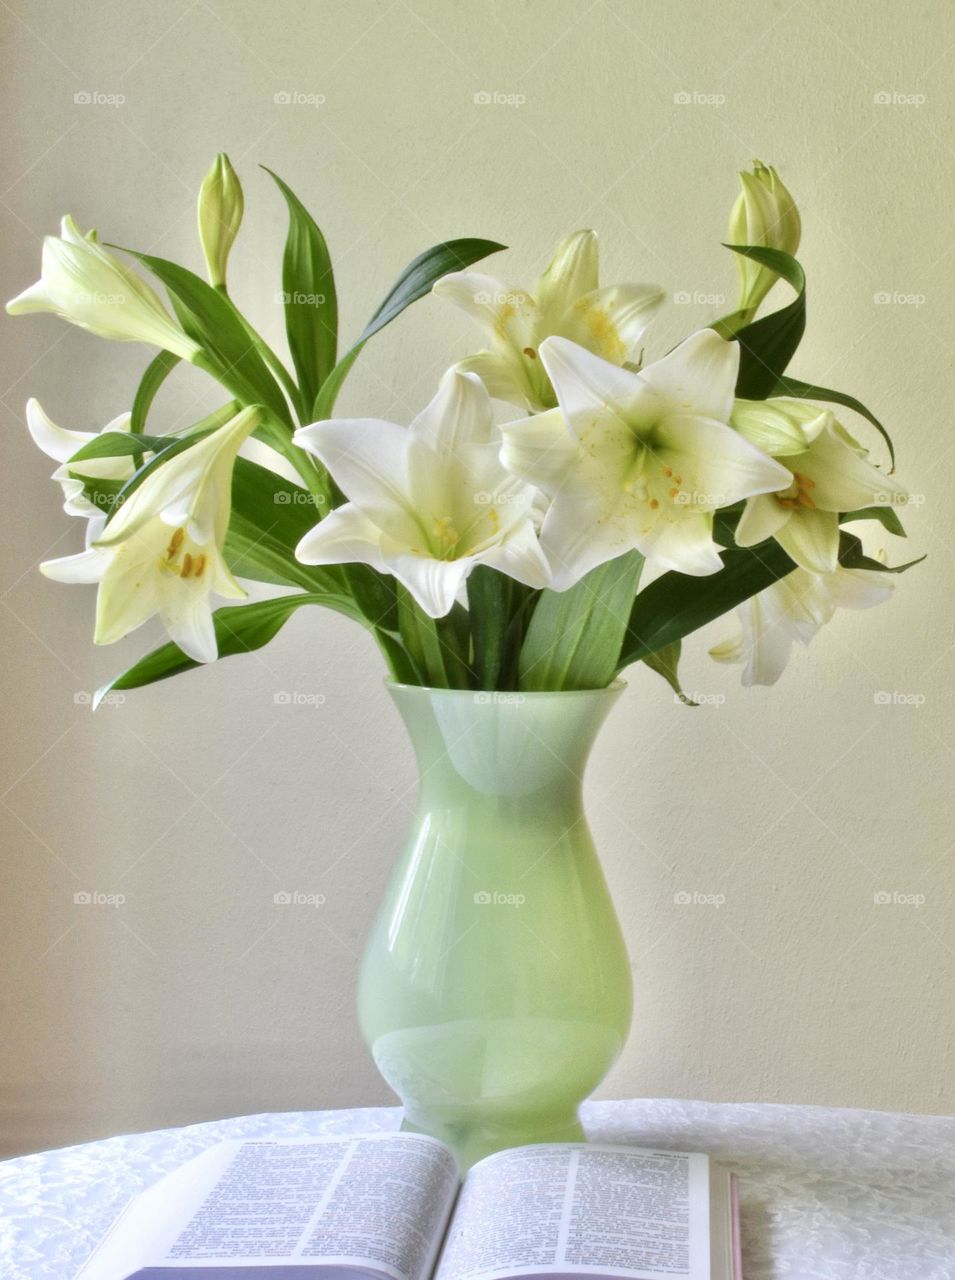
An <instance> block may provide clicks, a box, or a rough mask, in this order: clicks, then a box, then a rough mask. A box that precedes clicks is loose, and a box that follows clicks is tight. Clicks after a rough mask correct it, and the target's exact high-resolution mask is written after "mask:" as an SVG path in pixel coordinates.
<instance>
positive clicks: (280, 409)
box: [124, 249, 292, 427]
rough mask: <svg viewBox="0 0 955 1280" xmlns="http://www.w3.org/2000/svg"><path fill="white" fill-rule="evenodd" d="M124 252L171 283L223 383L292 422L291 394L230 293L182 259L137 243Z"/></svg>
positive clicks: (177, 304)
mask: <svg viewBox="0 0 955 1280" xmlns="http://www.w3.org/2000/svg"><path fill="white" fill-rule="evenodd" d="M124 252H125V253H129V254H131V255H132V257H134V258H135V259H136V260H137V261H138V262H141V263H142V264H143V266H145V267H148V268H149V270H150V271H152V273H153V274H154V275H155V276H156V277H157V278H158V279H159V280H161V281H162V283H163V284H164V285H165V287H166V290H167V292H168V294H169V297H170V299H171V301H172V304H173V310H174V311H175V312H176V315H177V316H178V318H179V323H180V324H181V325H182V327H183V329H185V331H186V333H187V334H188V335H189V337H190V338H192V340H193V342H198V343H199V345H200V346H201V347H202V349H203V351H204V352H205V354H206V356H207V357H208V359H209V362H210V364H211V366H212V371H213V372H214V374H215V376H216V377H217V378H218V379H219V381H220V382H221V383H222V385H223V386H224V387H227V388H228V390H229V391H231V392H232V394H233V395H234V396H236V397H237V398H238V399H239V400H240V401H241V402H242V403H243V404H244V405H251V404H261V405H263V406H264V407H265V408H266V409H268V410H269V411H270V412H271V413H273V414H274V415H275V416H276V417H277V418H278V419H279V420H280V421H282V422H284V423H286V425H288V426H289V427H291V426H292V421H291V418H290V416H289V411H288V405H287V403H286V400H285V396H284V395H283V393H282V390H281V388H280V387H279V384H278V383H277V382H276V381H275V378H274V377H273V376H272V373H271V371H270V370H269V367H268V365H267V364H266V363H265V361H264V359H263V358H262V356H261V354H260V353H259V351H258V350H257V348H256V345H255V340H254V339H253V338H252V337H251V336H250V335H249V332H248V330H247V329H246V328H245V326H244V325H243V323H242V321H241V320H240V319H239V317H238V316H237V315H236V312H235V310H234V309H233V307H232V306H231V304H230V303H229V301H228V299H227V298H226V297H225V296H224V295H223V294H222V293H220V292H219V290H217V289H214V288H213V287H212V285H210V284H207V283H206V282H205V280H203V279H201V278H200V277H199V276H197V275H195V273H194V272H192V271H189V270H187V269H186V268H185V267H180V266H179V265H178V263H175V262H168V261H167V260H166V259H165V258H156V257H154V256H153V255H152V254H148V253H137V252H136V251H135V250H133V249H125V250H124Z"/></svg>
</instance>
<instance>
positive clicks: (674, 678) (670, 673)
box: [643, 640, 699, 707]
mask: <svg viewBox="0 0 955 1280" xmlns="http://www.w3.org/2000/svg"><path fill="white" fill-rule="evenodd" d="M682 648H683V644H682V641H680V640H674V641H673V643H672V644H668V645H666V646H665V648H663V649H659V650H658V651H657V652H656V653H651V654H648V655H647V657H645V658H644V659H643V662H644V665H645V666H648V667H649V668H650V670H651V671H655V672H656V673H657V675H658V676H662V677H663V679H664V680H665V681H666V682H667V684H668V685H669V686H670V688H671V689H672V690H673V692H674V693H675V694H676V696H677V697H678V698H679V700H680V701H681V702H682V703H683V705H684V706H685V707H696V706H699V703H697V702H694V701H693V699H692V698H688V697H687V696H686V694H685V693H684V692H683V689H682V687H681V685H680V674H679V667H680V653H681V651H682Z"/></svg>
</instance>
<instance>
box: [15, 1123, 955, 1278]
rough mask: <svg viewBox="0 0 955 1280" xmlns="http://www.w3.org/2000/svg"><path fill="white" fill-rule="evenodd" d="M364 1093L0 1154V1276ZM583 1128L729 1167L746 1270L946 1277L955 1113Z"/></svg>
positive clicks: (62, 1252) (375, 1126)
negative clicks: (205, 1154) (241, 1141)
mask: <svg viewBox="0 0 955 1280" xmlns="http://www.w3.org/2000/svg"><path fill="white" fill-rule="evenodd" d="M400 1116H401V1113H400V1111H398V1110H396V1109H390V1108H388V1109H386V1108H374V1109H367V1110H357V1111H315V1112H298V1113H288V1114H277V1115H258V1116H242V1117H239V1118H238V1119H234V1120H217V1121H213V1122H211V1123H208V1124H196V1125H191V1126H190V1127H189V1128H186V1129H166V1130H161V1131H159V1132H156V1133H137V1134H131V1135H127V1136H123V1137H118V1138H106V1139H105V1140H103V1141H101V1142H89V1143H86V1144H84V1145H83V1146H78V1147H66V1148H63V1149H62V1150H59V1151H45V1152H41V1153H40V1154H39V1155H30V1156H22V1157H20V1158H19V1159H16V1160H8V1161H6V1162H4V1163H0V1278H2V1280H73V1277H74V1276H75V1274H76V1271H77V1269H78V1268H79V1266H80V1265H81V1263H82V1262H83V1261H84V1259H85V1258H86V1256H87V1255H88V1254H89V1253H90V1251H91V1250H92V1248H93V1246H94V1245H95V1244H96V1242H97V1241H98V1239H99V1237H100V1236H101V1235H102V1234H103V1232H104V1231H105V1230H106V1228H107V1227H108V1226H109V1224H110V1222H111V1221H112V1219H113V1217H114V1216H115V1214H116V1213H117V1212H118V1211H119V1209H120V1208H121V1207H122V1206H123V1205H124V1204H125V1202H126V1201H127V1200H128V1199H129V1198H130V1196H132V1195H134V1194H135V1193H136V1192H138V1191H141V1190H142V1189H143V1188H144V1187H146V1186H148V1185H149V1184H150V1183H151V1182H153V1181H154V1180H155V1179H156V1178H158V1177H160V1176H161V1175H162V1174H164V1173H167V1172H168V1171H169V1170H170V1169H173V1168H175V1167H176V1166H177V1165H179V1164H181V1163H182V1162H183V1161H185V1160H188V1159H189V1158H190V1157H191V1156H194V1155H197V1154H198V1153H199V1152H200V1151H203V1150H205V1148H206V1147H208V1146H210V1145H211V1144H213V1143H216V1142H219V1141H221V1140H222V1139H223V1138H237V1137H238V1138H261V1137H272V1138H274V1137H297V1136H304V1135H309V1134H343V1133H372V1132H378V1131H382V1130H389V1129H395V1128H397V1126H398V1123H399V1120H400ZM583 1118H584V1123H585V1126H586V1129H587V1133H588V1136H589V1137H591V1138H593V1139H596V1140H599V1141H602V1142H623V1143H631V1144H633V1145H637V1146H654V1147H671V1148H673V1149H675V1150H690V1151H694V1150H695V1151H707V1152H709V1153H710V1155H712V1156H715V1157H717V1158H718V1159H720V1160H723V1161H725V1162H727V1163H729V1164H730V1165H731V1166H732V1167H733V1168H734V1169H735V1170H736V1172H737V1173H738V1174H739V1180H740V1192H741V1199H742V1236H743V1274H744V1277H745V1280H770V1278H771V1277H773V1278H775V1277H781V1276H786V1277H790V1280H810V1278H811V1280H955V1119H948V1118H944V1117H938V1116H908V1115H890V1114H887V1113H884V1112H876V1111H841V1110H830V1109H827V1108H821V1107H792V1106H766V1105H759V1106H756V1105H753V1106H740V1105H735V1104H734V1105H729V1104H720V1103H704V1102H679V1101H663V1100H659V1099H651V1100H634V1101H630V1102H593V1103H589V1104H587V1105H586V1106H585V1107H584V1110H583Z"/></svg>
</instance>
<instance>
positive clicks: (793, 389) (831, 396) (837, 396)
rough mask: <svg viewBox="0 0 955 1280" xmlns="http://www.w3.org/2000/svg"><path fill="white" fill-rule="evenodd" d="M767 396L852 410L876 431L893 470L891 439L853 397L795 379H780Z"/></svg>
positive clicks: (893, 456) (859, 401)
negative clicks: (814, 402)
mask: <svg viewBox="0 0 955 1280" xmlns="http://www.w3.org/2000/svg"><path fill="white" fill-rule="evenodd" d="M767 394H768V395H771V396H794V397H795V398H796V399H797V400H822V401H823V402H824V403H826V404H841V405H842V406H843V407H844V408H846V409H852V410H853V412H854V413H858V414H860V415H861V416H862V417H863V418H865V420H866V422H870V423H871V424H872V426H873V427H875V429H876V431H878V433H879V435H880V436H881V437H882V439H883V440H884V441H885V444H886V448H887V449H888V451H889V461H890V463H891V469H892V470H893V471H894V470H895V446H894V445H893V443H892V437H891V436H890V435H889V433H888V431H887V430H886V429H885V427H884V426H883V425H882V423H881V422H880V421H879V419H878V418H877V417H876V416H875V414H874V413H873V412H872V410H871V409H867V408H866V406H865V405H864V404H863V403H862V401H861V400H857V399H856V398H855V396H849V395H846V393H845V392H844V391H832V390H831V389H830V388H829V387H817V386H815V384H814V383H812V382H800V381H799V380H798V379H797V378H780V379H779V381H778V382H777V383H776V385H775V386H774V387H773V388H772V389H771V390H770V391H769V392H768V393H767Z"/></svg>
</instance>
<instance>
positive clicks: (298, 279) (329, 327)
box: [263, 166, 338, 406]
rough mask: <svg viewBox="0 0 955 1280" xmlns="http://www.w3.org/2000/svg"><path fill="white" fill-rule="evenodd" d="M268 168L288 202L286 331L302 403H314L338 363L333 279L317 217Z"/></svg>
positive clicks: (284, 276)
mask: <svg viewBox="0 0 955 1280" xmlns="http://www.w3.org/2000/svg"><path fill="white" fill-rule="evenodd" d="M264 167H265V166H263V168H264ZM265 172H266V173H267V174H268V175H269V177H270V178H272V179H273V181H274V182H275V184H276V185H277V186H278V189H279V190H280V191H281V193H282V195H283V196H284V197H285V203H286V204H287V205H288V213H289V225H288V238H287V239H286V241H285V255H284V258H283V260H282V289H283V292H284V294H285V332H286V334H287V336H288V345H289V350H290V351H291V353H292V362H293V363H294V365H295V372H296V374H297V376H298V385H299V390H300V392H301V396H302V403H303V404H305V405H308V406H311V405H312V404H314V402H315V397H316V396H317V395H318V392H319V388H320V387H321V385H322V383H323V382H324V381H325V379H326V378H327V377H328V375H329V374H330V373H331V371H332V369H333V368H334V367H335V355H336V347H337V341H338V302H337V299H336V296H335V277H334V274H333V272H332V263H331V258H330V257H329V253H328V246H327V245H326V243H325V237H324V236H323V235H322V233H321V231H320V230H319V227H318V224H317V223H316V222H315V219H314V218H313V217H312V215H311V214H310V213H309V212H308V210H307V209H306V208H305V206H304V205H303V204H302V202H301V200H299V198H298V196H296V194H295V192H294V191H292V189H291V188H290V187H289V186H288V185H287V184H286V183H284V182H283V181H282V179H281V178H280V177H279V176H278V174H276V173H273V172H272V170H271V169H266V170H265Z"/></svg>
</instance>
